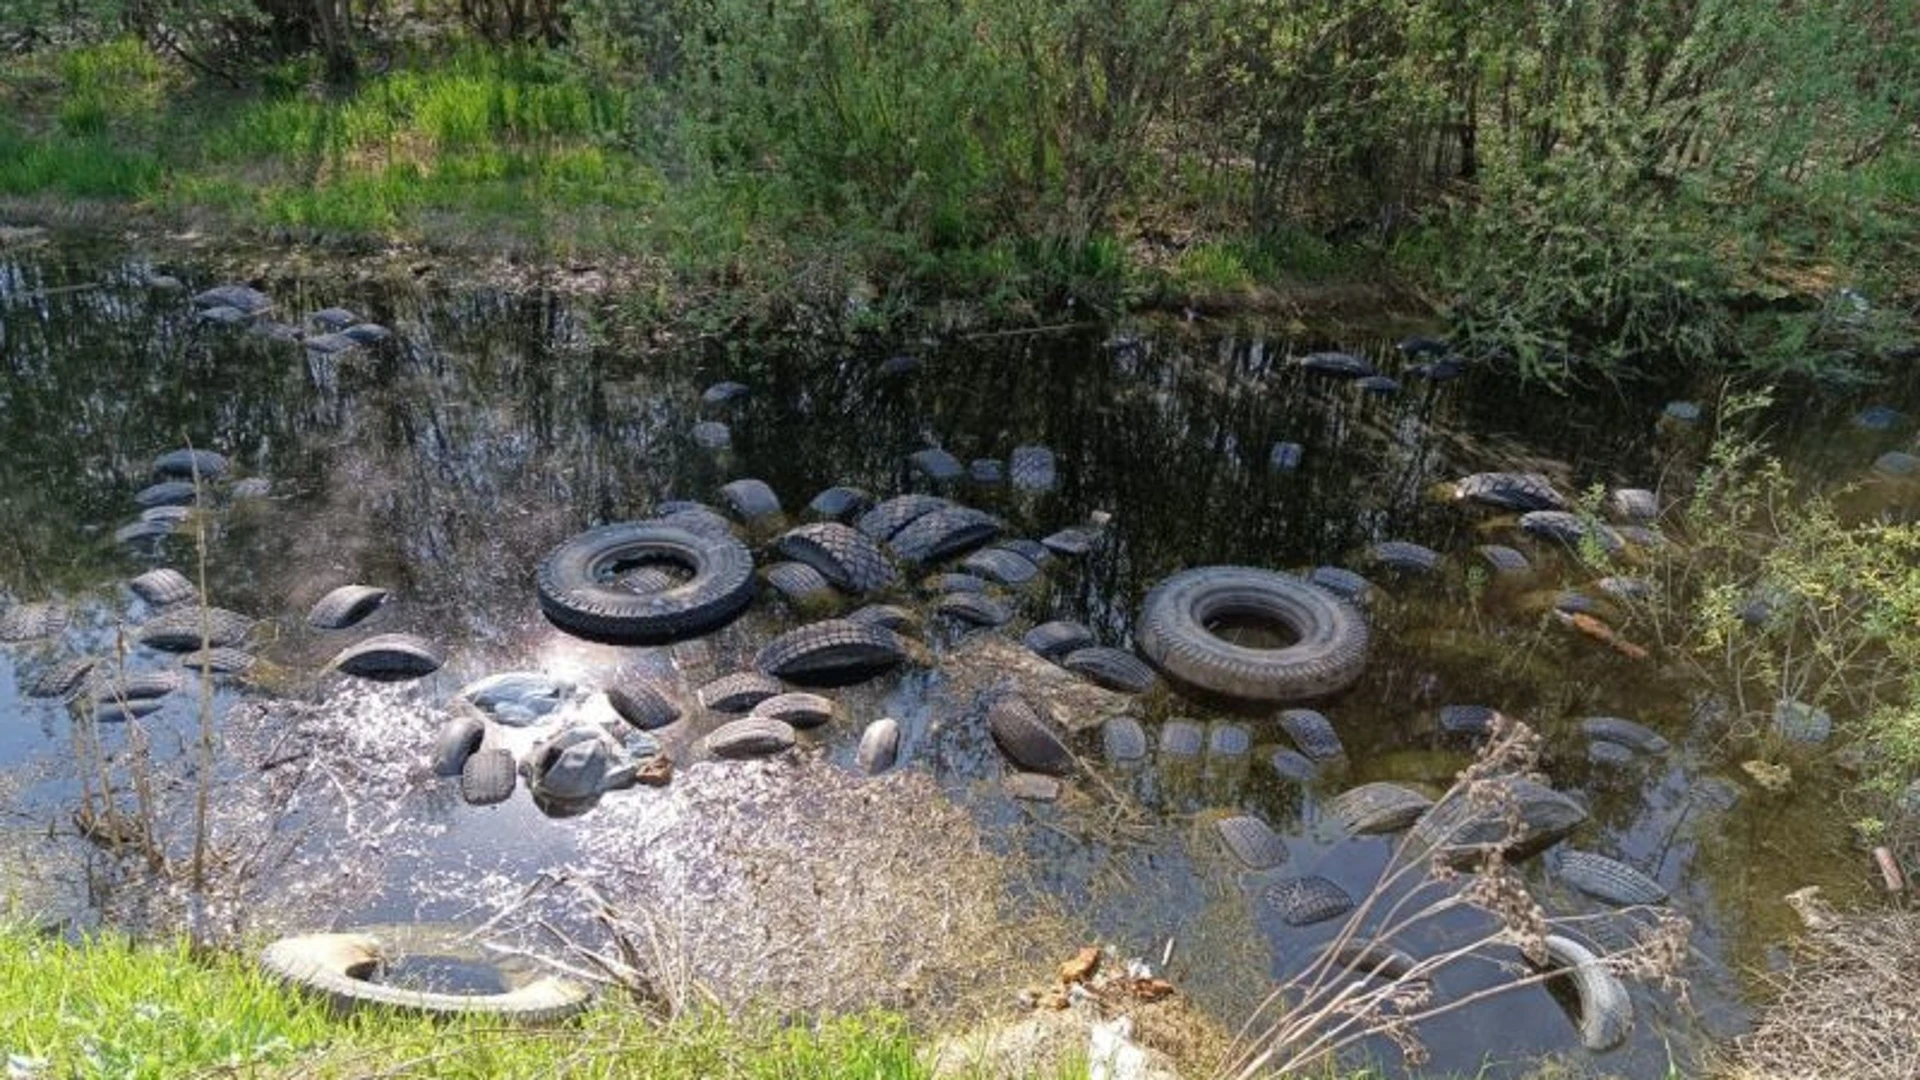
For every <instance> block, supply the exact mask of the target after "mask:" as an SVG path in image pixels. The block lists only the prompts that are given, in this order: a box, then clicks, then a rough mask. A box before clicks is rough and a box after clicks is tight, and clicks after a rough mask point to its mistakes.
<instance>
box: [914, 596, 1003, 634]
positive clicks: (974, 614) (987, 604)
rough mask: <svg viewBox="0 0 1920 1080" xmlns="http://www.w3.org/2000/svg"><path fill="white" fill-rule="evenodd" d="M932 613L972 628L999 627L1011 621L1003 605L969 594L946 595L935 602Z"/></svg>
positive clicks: (984, 597)
mask: <svg viewBox="0 0 1920 1080" xmlns="http://www.w3.org/2000/svg"><path fill="white" fill-rule="evenodd" d="M933 613H934V614H935V615H944V616H946V617H947V618H949V619H957V620H959V621H960V622H963V623H969V624H971V625H973V626H1000V625H1002V624H1004V623H1007V622H1010V621H1012V619H1013V612H1011V611H1008V610H1007V607H1006V605H1005V604H1002V603H1000V602H999V601H998V600H993V599H990V598H988V597H986V596H982V595H981V594H979V593H971V592H956V593H948V594H947V595H945V596H943V597H941V598H940V599H939V600H937V601H935V603H934V605H933Z"/></svg>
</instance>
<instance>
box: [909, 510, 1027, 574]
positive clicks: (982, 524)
mask: <svg viewBox="0 0 1920 1080" xmlns="http://www.w3.org/2000/svg"><path fill="white" fill-rule="evenodd" d="M999 534H1000V519H999V518H996V517H994V516H993V515H992V514H989V513H987V512H986V511H984V510H975V509H974V508H973V507H970V506H949V507H945V508H942V509H939V510H935V511H934V512H933V513H931V514H924V515H922V516H920V517H918V518H915V519H914V520H913V521H912V522H911V523H910V524H908V525H907V527H906V528H904V529H901V530H900V531H899V532H897V533H894V534H893V539H892V540H889V541H888V542H887V546H889V547H891V548H892V549H893V553H894V554H895V555H897V556H899V557H900V558H901V559H903V560H905V561H906V562H910V563H913V564H915V565H918V566H925V565H927V564H929V563H935V562H939V561H940V560H942V559H948V558H952V557H953V556H955V555H961V554H964V553H966V552H968V551H971V550H973V549H974V548H977V547H979V546H980V545H982V544H984V543H986V542H987V541H989V540H991V539H993V538H994V537H995V536H998V535H999Z"/></svg>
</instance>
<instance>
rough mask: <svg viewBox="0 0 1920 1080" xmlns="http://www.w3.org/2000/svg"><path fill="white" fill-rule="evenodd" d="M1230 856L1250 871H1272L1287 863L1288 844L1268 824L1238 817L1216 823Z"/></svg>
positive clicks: (1250, 817) (1246, 815) (1247, 815)
mask: <svg viewBox="0 0 1920 1080" xmlns="http://www.w3.org/2000/svg"><path fill="white" fill-rule="evenodd" d="M1213 827H1214V830H1215V831H1216V832H1217V833H1218V834H1219V836H1220V843H1221V845H1222V846H1223V847H1225V848H1226V849H1227V853H1228V854H1230V855H1232V856H1233V857H1234V858H1236V859H1238V860H1240V865H1242V866H1244V867H1246V868H1247V869H1249V870H1271V869H1273V868H1274V867H1276V866H1281V865H1284V864H1285V863H1286V861H1287V844H1286V841H1284V840H1282V839H1280V835H1279V834H1278V833H1276V832H1274V831H1273V829H1272V828H1271V827H1270V826H1268V825H1267V823H1266V822H1264V821H1261V820H1260V819H1259V818H1257V817H1253V816H1252V815H1250V814H1236V815H1234V816H1233V817H1226V818H1221V819H1220V820H1218V821H1216V822H1214V823H1213Z"/></svg>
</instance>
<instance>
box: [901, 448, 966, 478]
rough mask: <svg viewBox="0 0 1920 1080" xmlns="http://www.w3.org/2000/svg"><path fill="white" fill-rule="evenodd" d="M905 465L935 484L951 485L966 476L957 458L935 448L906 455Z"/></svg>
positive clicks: (964, 467) (963, 466) (964, 468)
mask: <svg viewBox="0 0 1920 1080" xmlns="http://www.w3.org/2000/svg"><path fill="white" fill-rule="evenodd" d="M907 463H908V464H909V465H911V466H913V469H914V471H915V472H918V473H919V474H920V475H922V476H924V477H926V478H927V479H929V480H931V481H933V482H934V483H936V484H951V483H954V482H956V481H958V480H959V479H960V478H961V477H963V476H965V475H967V467H966V466H965V465H962V464H960V459H959V458H957V457H954V456H953V455H952V454H951V453H949V452H947V451H945V450H942V449H940V448H939V447H937V446H936V447H929V448H927V449H925V450H915V451H914V452H913V453H911V454H908V455H907Z"/></svg>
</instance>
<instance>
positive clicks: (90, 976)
mask: <svg viewBox="0 0 1920 1080" xmlns="http://www.w3.org/2000/svg"><path fill="white" fill-rule="evenodd" d="M920 1049H921V1046H920V1043H919V1042H918V1041H917V1040H916V1038H915V1037H914V1035H913V1034H912V1033H911V1032H910V1031H909V1030H908V1028H907V1026H906V1024H905V1022H904V1021H902V1020H901V1019H899V1018H898V1017H894V1016H889V1015H883V1014H876V1015H872V1016H857V1017H844V1018H836V1019H829V1020H823V1021H820V1022H819V1023H817V1024H812V1025H808V1026H792V1027H778V1026H775V1025H773V1024H763V1025H755V1024H751V1023H745V1022H734V1021H728V1020H724V1019H722V1018H720V1017H718V1016H714V1015H705V1016H699V1017H693V1018H685V1019H680V1020H675V1021H672V1022H670V1023H666V1024H658V1023H655V1022H653V1021H650V1020H648V1019H647V1018H646V1017H645V1016H644V1015H643V1014H641V1013H640V1012H638V1011H637V1010H632V1009H625V1008H621V1007H619V1006H616V1005H611V1004H605V1003H603V1004H601V1005H599V1006H597V1007H596V1008H595V1009H594V1010H592V1011H591V1012H589V1013H588V1014H587V1015H586V1016H585V1017H584V1018H582V1019H581V1020H580V1022H578V1023H577V1024H570V1025H565V1026H561V1027H558V1028H553V1029H548V1030H544V1031H542V1030H520V1029H513V1028H503V1027H501V1026H499V1025H498V1023H497V1022H493V1023H489V1022H486V1021H483V1020H457V1021H451V1022H436V1021H431V1020H425V1019H420V1018H410V1017H404V1016H396V1015H391V1014H382V1013H374V1012H368V1013H363V1014H356V1015H354V1016H352V1017H350V1018H347V1019H344V1020H339V1019H334V1018H332V1017H331V1016H330V1015H329V1014H328V1012H327V1010H326V1008H325V1007H324V1006H322V1005H319V1004H317V1003H315V1002H314V1001H312V1000H309V999H307V998H304V997H301V996H298V995H296V994H293V993H290V992H289V991H287V990H285V989H283V988H281V987H280V986H278V985H276V984H275V983H273V982H272V981H270V980H269V979H267V977H266V976H265V975H263V974H262V973H261V972H260V971H259V969H258V968H257V967H256V966H254V965H253V964H252V963H250V962H249V961H248V960H247V959H245V958H243V957H238V956H232V955H216V956H212V957H207V958H199V957H195V956H193V955H191V954H190V952H189V951H188V949H187V948H186V946H185V945H184V944H174V945H166V946H146V945H135V944H132V943H130V942H128V941H127V940H125V939H123V938H118V937H99V938H94V939H91V940H89V941H87V942H85V943H83V944H75V943H71V942H68V941H64V940H61V939H59V938H52V937H43V936H40V935H37V934H34V933H32V932H30V931H27V930H23V929H19V928H11V929H4V930H0V1054H5V1055H7V1057H8V1060H9V1061H10V1062H11V1063H12V1066H13V1067H14V1068H16V1069H17V1070H20V1071H18V1072H14V1073H10V1075H26V1076H33V1077H38V1076H45V1077H63V1078H64V1077H95V1076H97V1077H116V1078H142V1080H144V1078H154V1080H162V1078H164V1080H178V1078H180V1077H187V1076H200V1075H209V1074H219V1075H243V1076H279V1075H286V1076H294V1075H297V1076H301V1077H314V1078H321V1077H348V1076H369V1075H406V1076H422V1077H445V1078H449V1080H479V1078H484V1077H503V1078H504V1077H527V1076H536V1075H538V1076H553V1077H566V1076H645V1077H658V1078H662V1080H675V1078H688V1080H691V1078H694V1077H744V1078H767V1080H774V1078H779V1080H806V1078H814V1077H818V1078H821V1080H828V1078H841V1077H850V1078H851V1077H866V1078H874V1080H879V1078H895V1077H898V1078H917V1077H923V1076H926V1075H928V1071H927V1068H926V1067H925V1065H924V1064H923V1063H922V1062H921V1060H920V1059H919V1058H918V1056H917V1054H918V1052H919V1051H920Z"/></svg>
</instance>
